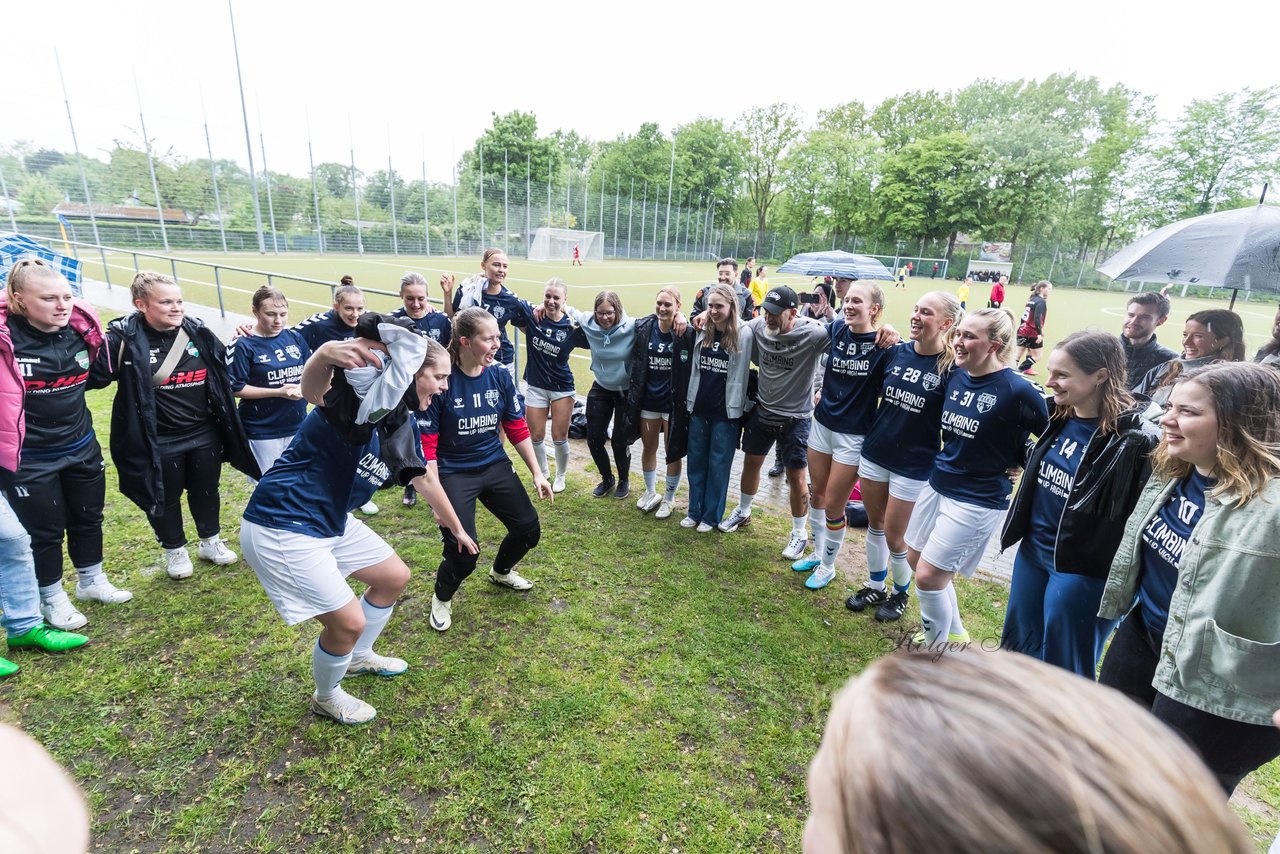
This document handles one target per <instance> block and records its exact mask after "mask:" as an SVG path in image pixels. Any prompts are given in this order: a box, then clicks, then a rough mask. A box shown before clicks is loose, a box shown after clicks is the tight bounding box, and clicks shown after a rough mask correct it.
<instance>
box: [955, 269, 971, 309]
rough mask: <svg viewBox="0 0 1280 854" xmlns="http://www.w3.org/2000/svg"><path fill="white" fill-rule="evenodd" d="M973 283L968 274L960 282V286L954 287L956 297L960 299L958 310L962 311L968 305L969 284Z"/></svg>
mask: <svg viewBox="0 0 1280 854" xmlns="http://www.w3.org/2000/svg"><path fill="white" fill-rule="evenodd" d="M972 283H973V279H971V278H970V277H969V276H965V277H964V281H963V282H961V283H960V287H958V288H956V298H957V299H959V300H960V310H961V311H964V310H965V309H966V308H968V307H969V305H968V303H969V285H970V284H972Z"/></svg>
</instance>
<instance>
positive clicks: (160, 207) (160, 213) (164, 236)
mask: <svg viewBox="0 0 1280 854" xmlns="http://www.w3.org/2000/svg"><path fill="white" fill-rule="evenodd" d="M133 91H134V92H135V93H136V94H137V96H138V122H139V124H140V125H141V126H142V143H143V145H145V146H146V148H147V169H148V170H150V172H151V192H153V193H154V194H155V197H156V217H157V218H158V219H159V221H160V239H161V240H163V241H164V251H165V252H168V251H169V233H168V232H167V231H165V229H164V202H163V201H162V200H161V199H160V182H159V181H157V180H156V163H155V160H153V159H152V157H151V138H150V137H148V136H147V120H146V119H145V118H143V117H142V89H141V88H139V87H138V69H137V68H134V69H133Z"/></svg>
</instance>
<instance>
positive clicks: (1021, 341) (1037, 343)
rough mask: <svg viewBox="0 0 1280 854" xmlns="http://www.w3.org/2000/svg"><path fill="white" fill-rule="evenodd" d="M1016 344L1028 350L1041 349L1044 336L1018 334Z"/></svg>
mask: <svg viewBox="0 0 1280 854" xmlns="http://www.w3.org/2000/svg"><path fill="white" fill-rule="evenodd" d="M1018 346H1019V347H1026V348H1027V349H1029V350H1043V349H1044V337H1043V336H1041V335H1037V336H1035V337H1034V338H1033V337H1032V336H1030V335H1019V336H1018Z"/></svg>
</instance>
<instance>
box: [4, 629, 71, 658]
mask: <svg viewBox="0 0 1280 854" xmlns="http://www.w3.org/2000/svg"><path fill="white" fill-rule="evenodd" d="M88 642H89V639H88V638H87V637H85V636H84V635H78V634H76V633H75V632H64V631H62V630H61V629H55V628H51V627H49V626H47V625H45V624H44V623H41V624H40V625H38V626H36V627H35V628H34V629H32V630H31V631H29V632H23V633H22V634H20V635H18V636H17V637H13V638H9V649H38V650H40V651H42V652H70V651H71V650H73V649H78V648H79V647H82V646H84V645H85V644H87V643H88Z"/></svg>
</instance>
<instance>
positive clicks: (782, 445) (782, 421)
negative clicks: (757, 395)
mask: <svg viewBox="0 0 1280 854" xmlns="http://www.w3.org/2000/svg"><path fill="white" fill-rule="evenodd" d="M774 442H777V443H778V454H779V456H781V457H782V464H783V465H784V466H786V467H787V468H789V469H802V468H804V467H805V466H806V465H807V464H808V461H809V418H808V417H807V416H806V417H804V418H788V417H784V416H780V415H774V414H773V413H771V412H765V411H763V409H762V408H761V407H759V406H757V407H755V408H754V409H752V410H751V414H750V416H749V418H748V421H747V429H746V431H745V432H744V433H743V435H742V452H743V453H744V454H752V455H754V456H764V455H765V454H768V453H769V449H770V448H772V447H773V443H774Z"/></svg>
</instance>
